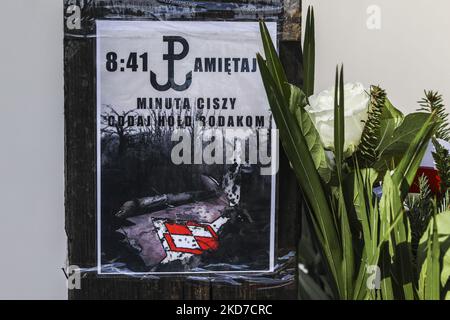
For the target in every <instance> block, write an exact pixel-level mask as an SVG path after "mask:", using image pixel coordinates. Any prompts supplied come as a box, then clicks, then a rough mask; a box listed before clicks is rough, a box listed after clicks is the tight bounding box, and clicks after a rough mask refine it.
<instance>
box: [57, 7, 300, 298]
mask: <svg viewBox="0 0 450 320" xmlns="http://www.w3.org/2000/svg"><path fill="white" fill-rule="evenodd" d="M86 2H87V3H89V1H70V0H66V8H67V6H68V5H70V4H82V3H86ZM135 2H136V1H135ZM137 2H140V3H141V4H142V3H144V2H143V1H137ZM236 2H239V1H236ZM287 2H289V3H285V7H286V6H288V7H290V8H294V10H296V11H295V14H293V13H292V12H293V11H289V13H288V14H289V15H290V16H289V20H286V21H289V23H291V26H284V27H283V30H284V31H285V30H288V29H289V30H294V31H288V32H287V33H286V32H284V35H283V39H288V40H283V41H281V42H280V54H281V57H282V61H283V63H284V65H285V66H287V71H288V78H289V80H290V81H292V82H294V83H297V84H299V83H301V81H302V79H301V65H300V42H299V41H298V39H299V32H300V12H301V10H300V8H301V7H300V0H287ZM82 14H83V19H82V23H84V24H85V25H88V26H89V28H90V27H92V25H93V21H94V20H95V14H97V13H94V11H93V10H92V8H91V7H89V6H85V7H83V12H82ZM128 14H130V13H128ZM285 14H287V13H285ZM286 28H288V29H286ZM66 32H67V30H66ZM295 32H297V33H298V34H295ZM89 33H90V31H89V30H86V29H82V30H80V31H71V36H67V33H66V37H65V39H64V50H65V57H64V72H65V85H64V88H65V179H66V189H65V206H66V232H67V237H68V260H69V264H70V265H78V266H80V267H81V268H94V267H95V266H96V264H97V261H96V260H97V254H96V252H97V247H96V244H97V235H96V232H97V224H96V120H95V119H96V83H95V77H96V74H95V70H96V65H95V64H96V61H95V37H89V36H86V35H88V34H89ZM287 34H290V36H287ZM281 153H282V154H281V156H280V171H279V175H278V180H279V189H278V211H277V217H278V218H277V229H278V234H277V246H278V247H279V248H288V249H291V250H295V248H296V246H297V239H298V232H299V223H298V218H297V212H298V202H299V199H298V187H297V183H296V180H295V176H294V174H293V173H292V172H291V169H290V167H289V163H288V161H287V160H286V157H285V155H284V154H283V152H282V151H281ZM295 283H296V281H295V282H292V283H291V284H289V285H287V286H281V287H277V286H270V285H269V286H264V285H260V284H258V285H256V284H254V283H243V284H242V285H238V286H236V285H230V284H226V283H219V282H211V281H194V280H191V279H189V278H183V277H164V278H161V279H158V280H156V279H152V278H144V279H143V278H132V277H122V276H114V277H111V276H108V277H102V276H98V275H97V274H96V272H95V271H93V272H87V273H84V274H83V277H82V281H81V290H70V291H69V298H70V299H192V300H201V299H295V298H296V296H297V294H296V284H295Z"/></svg>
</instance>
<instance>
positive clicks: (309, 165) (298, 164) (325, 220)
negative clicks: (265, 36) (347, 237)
mask: <svg viewBox="0 0 450 320" xmlns="http://www.w3.org/2000/svg"><path fill="white" fill-rule="evenodd" d="M257 59H258V64H259V68H260V72H261V77H262V79H263V83H264V87H265V89H266V93H267V97H268V100H269V104H270V107H271V109H272V113H273V116H274V119H275V122H276V124H277V127H278V128H279V134H280V140H281V142H282V144H283V147H284V150H285V152H286V154H287V156H288V158H289V161H290V162H291V164H292V167H293V169H294V172H295V174H296V176H297V179H298V181H299V183H300V185H301V187H302V190H303V192H304V194H305V195H306V198H307V199H308V204H309V206H310V209H311V211H312V213H313V216H312V220H313V222H314V225H315V227H316V232H317V237H318V239H319V241H320V242H321V246H322V249H323V250H324V254H325V256H326V258H327V262H328V265H329V267H330V270H331V272H332V274H333V277H334V279H336V284H337V285H338V282H337V280H338V279H340V265H339V263H340V261H341V259H342V251H341V248H340V241H339V236H338V231H337V230H336V228H335V224H334V218H333V215H332V212H331V210H330V207H329V205H328V201H327V195H326V193H325V191H324V188H323V186H322V183H321V178H320V176H319V174H318V172H317V170H316V167H315V164H314V161H313V159H312V158H311V155H310V153H309V148H308V146H307V143H306V140H305V137H304V135H303V134H302V132H301V130H300V127H299V126H298V124H297V121H296V120H295V118H294V117H293V116H292V114H291V112H290V110H289V105H288V103H285V100H284V98H283V97H282V93H281V92H280V90H279V89H278V88H280V87H281V85H280V84H278V83H276V78H275V77H274V76H273V75H272V74H271V73H270V70H269V68H268V66H267V65H266V62H265V61H264V59H263V58H262V57H261V56H260V55H259V54H258V55H257ZM338 291H340V289H339V288H338Z"/></svg>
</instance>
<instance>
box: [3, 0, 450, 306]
mask: <svg viewBox="0 0 450 320" xmlns="http://www.w3.org/2000/svg"><path fill="white" fill-rule="evenodd" d="M308 4H314V6H315V10H316V23H317V24H316V29H317V31H316V32H317V35H316V37H317V39H316V41H317V70H316V80H317V81H316V91H318V90H322V89H325V88H327V87H329V86H330V85H331V84H332V82H333V81H334V80H333V79H334V70H335V66H336V64H337V63H339V62H344V63H345V73H346V79H347V81H361V82H363V83H364V84H366V85H370V84H380V85H381V86H383V87H384V88H385V89H386V90H387V91H388V94H389V95H390V97H391V100H392V101H393V102H394V104H395V105H396V106H397V107H399V108H401V109H402V110H403V111H414V110H415V109H416V108H417V104H416V101H417V100H418V99H419V98H421V97H422V92H423V89H436V90H439V91H441V93H443V94H444V98H445V99H446V100H447V101H449V106H450V63H449V60H450V41H448V32H449V31H450V19H449V17H448V15H449V14H450V2H449V1H448V0H434V1H433V2H430V1H426V0H395V1H392V0H371V1H367V0H339V1H331V0H304V1H303V6H304V8H306V6H307V5H308ZM369 5H378V6H379V7H380V9H381V29H380V30H369V29H368V28H367V26H366V21H367V19H368V17H369V16H368V15H367V13H366V10H367V8H368V7H369ZM0 9H1V10H0V38H1V42H0V43H1V46H0V112H1V118H0V119H1V120H2V122H1V125H0V150H1V152H0V208H1V209H0V218H1V223H0V299H15V298H22V299H65V298H66V297H67V293H66V284H65V281H66V280H65V277H64V274H63V272H62V271H61V268H62V267H63V266H64V264H65V248H66V245H65V242H66V238H65V232H64V154H63V153H64V129H63V127H64V124H63V120H64V114H63V112H64V108H63V69H62V66H63V65H62V57H63V43H62V41H63V28H62V23H63V22H62V1H60V0H33V1H31V0H2V3H1V7H0ZM304 11H305V12H306V10H304ZM449 111H450V108H449Z"/></svg>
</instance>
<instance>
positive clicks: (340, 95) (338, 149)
mask: <svg viewBox="0 0 450 320" xmlns="http://www.w3.org/2000/svg"><path fill="white" fill-rule="evenodd" d="M334 88H335V89H334V156H335V160H336V172H337V175H338V178H339V182H340V183H342V162H343V160H344V140H345V122H344V67H343V66H342V67H341V72H340V73H339V69H338V67H336V81H335V87H334Z"/></svg>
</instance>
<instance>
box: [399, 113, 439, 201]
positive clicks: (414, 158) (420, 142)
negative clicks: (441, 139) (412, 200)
mask: <svg viewBox="0 0 450 320" xmlns="http://www.w3.org/2000/svg"><path fill="white" fill-rule="evenodd" d="M434 120H435V117H434V114H432V115H430V116H429V117H428V118H427V119H426V121H424V122H423V124H422V126H421V127H420V130H419V131H418V132H417V134H416V136H415V137H414V139H413V141H412V142H411V144H410V145H409V147H408V149H407V150H406V152H405V154H404V156H403V158H402V160H401V161H400V163H399V165H398V166H397V168H396V169H395V171H394V175H393V176H392V180H393V181H394V183H395V184H396V185H397V186H398V188H399V190H400V196H401V199H405V197H406V195H407V194H408V192H409V189H410V187H411V184H412V183H413V181H414V178H415V176H416V173H417V169H418V168H419V166H420V163H421V162H422V159H423V156H424V155H425V152H426V150H427V148H428V144H429V142H430V140H431V137H432V136H433V134H434V132H435V130H436V125H437V123H436V122H435V121H434Z"/></svg>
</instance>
